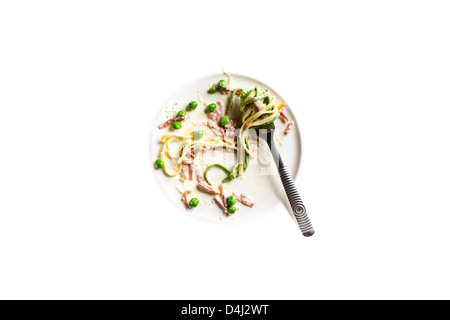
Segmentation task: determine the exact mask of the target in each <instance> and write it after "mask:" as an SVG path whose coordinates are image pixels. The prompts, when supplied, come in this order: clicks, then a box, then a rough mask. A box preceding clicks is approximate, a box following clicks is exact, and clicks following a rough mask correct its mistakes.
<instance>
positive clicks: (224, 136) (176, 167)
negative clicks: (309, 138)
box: [155, 73, 294, 215]
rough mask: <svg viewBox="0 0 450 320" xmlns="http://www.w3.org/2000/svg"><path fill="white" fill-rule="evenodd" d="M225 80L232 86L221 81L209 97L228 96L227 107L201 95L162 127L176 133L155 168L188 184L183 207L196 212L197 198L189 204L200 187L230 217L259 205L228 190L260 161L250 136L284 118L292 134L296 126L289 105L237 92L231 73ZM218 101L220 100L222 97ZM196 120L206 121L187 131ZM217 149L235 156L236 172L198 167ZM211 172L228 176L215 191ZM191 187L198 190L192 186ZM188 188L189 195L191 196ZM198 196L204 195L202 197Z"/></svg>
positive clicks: (165, 141) (166, 140)
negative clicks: (203, 156) (203, 157)
mask: <svg viewBox="0 0 450 320" xmlns="http://www.w3.org/2000/svg"><path fill="white" fill-rule="evenodd" d="M225 75H226V76H227V77H228V81H226V80H223V79H221V80H219V81H218V82H217V83H216V84H213V85H212V86H211V87H209V90H208V89H207V91H208V92H209V93H210V94H214V93H216V92H219V93H221V94H223V95H227V96H226V99H227V101H228V102H227V103H226V106H224V104H223V102H222V101H220V100H217V99H215V101H216V100H217V101H216V102H212V101H209V102H206V101H204V100H202V98H201V96H200V93H198V99H197V100H192V101H190V102H185V103H187V104H185V105H186V110H179V111H178V112H177V111H175V112H177V114H176V116H175V117H173V118H171V119H169V120H167V121H165V122H164V123H161V124H160V125H158V128H159V129H160V130H162V129H165V128H167V127H169V126H171V127H172V128H173V129H175V130H169V131H168V132H167V133H165V134H163V135H162V137H161V144H162V147H161V154H160V159H158V160H156V161H155V167H156V168H160V169H163V171H164V172H165V174H166V175H168V176H169V177H176V176H179V177H180V180H181V181H182V183H183V185H184V184H185V183H186V187H183V190H181V189H179V191H180V192H181V193H183V196H182V201H183V202H184V203H185V204H186V206H187V207H188V208H194V207H197V206H198V205H199V202H200V201H199V199H198V198H196V197H193V198H191V199H188V195H190V194H191V193H193V192H194V191H193V190H194V189H195V183H196V186H197V189H198V190H200V191H202V192H204V193H205V195H206V194H210V195H211V198H213V199H214V201H215V202H216V203H217V204H218V205H219V207H220V208H221V209H222V210H223V211H224V213H225V214H226V215H230V214H235V213H236V212H237V210H238V208H237V207H236V204H237V202H240V203H241V204H242V205H245V206H248V207H253V206H254V205H255V204H254V203H253V202H252V201H251V200H250V198H249V197H248V196H246V195H245V194H242V193H236V192H232V193H230V194H227V193H226V192H225V188H224V185H225V184H226V183H227V182H229V181H231V180H234V179H236V178H238V177H243V176H244V174H245V172H246V170H247V168H248V166H249V163H250V160H251V158H257V157H258V156H257V152H256V148H257V142H256V141H257V140H255V138H254V137H251V136H250V135H249V133H250V130H251V129H258V128H261V127H263V126H267V125H269V124H271V123H272V122H274V121H276V120H277V119H278V118H280V119H282V120H283V121H285V122H289V123H288V126H287V128H286V130H285V134H287V133H289V131H290V130H292V128H293V126H294V122H293V121H290V120H289V118H288V117H287V115H286V114H285V113H284V107H285V105H284V104H282V103H278V101H277V99H276V97H275V96H273V95H272V94H271V93H270V91H269V90H268V89H263V88H259V87H252V88H248V90H244V89H243V88H236V89H234V88H233V87H232V86H231V77H230V76H229V75H228V74H226V73H225ZM199 92H200V91H199ZM203 92H205V91H203ZM213 97H215V98H217V96H213ZM191 99H192V98H191ZM222 100H223V98H222ZM188 101H189V100H188ZM197 101H199V102H197ZM199 103H203V104H204V105H205V106H206V110H205V111H206V112H204V110H200V111H195V110H196V109H197V107H198V104H199ZM186 111H188V112H189V113H188V112H186ZM199 112H201V114H200V113H199ZM194 114H197V115H199V116H202V117H203V118H204V120H203V119H201V120H202V121H197V122H195V120H196V119H195V120H190V121H187V122H186V123H185V124H184V126H183V124H182V121H185V120H187V119H189V118H190V115H194ZM192 121H194V122H192ZM213 149H222V150H228V151H232V152H233V153H234V155H235V156H236V157H237V160H234V162H235V163H234V164H233V165H232V166H231V167H226V166H224V165H223V164H221V163H212V164H209V165H208V166H207V167H206V169H205V170H204V171H203V170H202V169H201V167H200V165H199V163H200V164H201V163H202V161H199V160H198V158H200V157H201V156H199V155H200V154H201V152H210V151H209V150H213ZM196 159H197V160H196ZM194 160H195V161H194ZM214 162H216V160H215V161H214ZM211 170H218V171H217V173H219V172H221V173H220V174H222V175H223V179H222V178H221V179H222V180H221V183H220V184H218V185H214V184H215V183H216V182H215V181H214V180H213V181H212V180H211V179H210V178H211V177H210V174H209V172H210V171H211ZM188 180H191V182H188ZM195 180H196V181H195ZM191 183H194V185H190V184H191ZM188 185H189V187H188ZM188 188H190V190H187V189H188ZM197 192H198V191H197ZM197 194H198V195H200V193H197ZM194 196H195V195H194ZM200 198H202V197H200ZM202 201H203V200H202Z"/></svg>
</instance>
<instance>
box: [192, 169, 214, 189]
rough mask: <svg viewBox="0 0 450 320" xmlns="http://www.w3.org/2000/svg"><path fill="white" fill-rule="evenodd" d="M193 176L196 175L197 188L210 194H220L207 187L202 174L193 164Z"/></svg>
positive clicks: (207, 184)
mask: <svg viewBox="0 0 450 320" xmlns="http://www.w3.org/2000/svg"><path fill="white" fill-rule="evenodd" d="M192 165H193V166H194V170H195V174H196V175H197V181H198V185H197V188H199V189H200V190H203V191H205V192H208V193H212V194H220V192H219V190H216V189H215V188H214V187H213V186H211V185H209V183H208V182H207V181H206V180H205V178H203V174H202V172H201V171H200V168H199V167H198V165H197V164H195V163H193V164H192Z"/></svg>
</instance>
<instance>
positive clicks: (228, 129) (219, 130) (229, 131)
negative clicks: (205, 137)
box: [207, 119, 236, 137]
mask: <svg viewBox="0 0 450 320" xmlns="http://www.w3.org/2000/svg"><path fill="white" fill-rule="evenodd" d="M207 124H208V127H209V128H210V129H211V130H212V132H214V134H215V135H216V136H220V137H228V136H232V135H234V134H235V133H236V127H235V121H234V120H233V119H230V123H229V124H227V125H226V126H225V127H219V125H218V124H217V123H215V122H214V121H211V120H209V121H208V123H207Z"/></svg>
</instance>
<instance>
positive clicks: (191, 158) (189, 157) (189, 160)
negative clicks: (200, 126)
mask: <svg viewBox="0 0 450 320" xmlns="http://www.w3.org/2000/svg"><path fill="white" fill-rule="evenodd" d="M200 150H201V151H205V150H209V147H208V146H204V145H196V146H193V147H191V150H189V151H188V152H187V153H186V159H185V160H184V161H183V163H186V164H190V163H192V161H194V155H195V153H196V152H197V151H200Z"/></svg>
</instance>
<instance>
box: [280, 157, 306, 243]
mask: <svg viewBox="0 0 450 320" xmlns="http://www.w3.org/2000/svg"><path fill="white" fill-rule="evenodd" d="M278 173H279V174H280V178H281V182H282V183H283V187H284V190H285V191H286V194H287V196H288V199H289V203H290V204H291V208H292V212H294V215H295V219H297V224H298V226H299V227H300V230H301V231H302V233H303V235H304V236H305V237H310V236H312V235H313V234H314V228H313V226H312V224H311V221H309V218H308V213H307V212H306V208H305V206H304V205H303V202H302V199H301V198H300V194H299V193H298V190H297V187H296V186H295V183H294V180H293V179H292V177H291V174H290V173H289V171H288V169H287V167H286V166H285V165H281V166H280V168H279V169H278Z"/></svg>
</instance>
